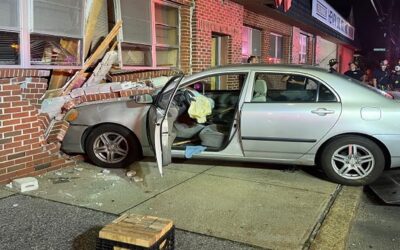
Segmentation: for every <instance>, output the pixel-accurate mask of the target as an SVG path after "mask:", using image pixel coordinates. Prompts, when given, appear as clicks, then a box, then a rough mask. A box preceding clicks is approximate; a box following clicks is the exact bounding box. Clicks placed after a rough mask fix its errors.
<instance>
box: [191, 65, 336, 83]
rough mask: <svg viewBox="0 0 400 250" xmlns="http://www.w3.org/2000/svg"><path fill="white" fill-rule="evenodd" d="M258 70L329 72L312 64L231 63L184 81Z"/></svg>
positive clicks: (207, 70) (194, 74)
mask: <svg viewBox="0 0 400 250" xmlns="http://www.w3.org/2000/svg"><path fill="white" fill-rule="evenodd" d="M250 70H251V71H258V70H273V71H299V72H304V73H306V72H308V73H311V72H313V73H329V71H328V70H327V69H324V68H320V67H316V66H311V65H299V64H263V63H258V64H249V63H246V64H229V65H222V66H216V67H212V68H208V69H205V70H203V71H201V72H195V73H193V75H189V76H186V77H185V79H184V81H183V82H188V81H191V80H192V79H193V78H198V77H201V76H202V75H208V74H213V73H219V72H221V71H226V72H229V71H236V72H238V71H239V72H240V71H244V72H245V71H250Z"/></svg>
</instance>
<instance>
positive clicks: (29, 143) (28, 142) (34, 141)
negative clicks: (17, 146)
mask: <svg viewBox="0 0 400 250" xmlns="http://www.w3.org/2000/svg"><path fill="white" fill-rule="evenodd" d="M37 142H39V138H33V139H30V140H25V141H23V143H24V145H31V144H33V143H37Z"/></svg>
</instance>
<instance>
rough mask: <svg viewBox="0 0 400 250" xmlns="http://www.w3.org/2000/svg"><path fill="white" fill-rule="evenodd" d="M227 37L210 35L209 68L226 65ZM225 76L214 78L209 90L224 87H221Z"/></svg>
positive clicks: (224, 81)
mask: <svg viewBox="0 0 400 250" xmlns="http://www.w3.org/2000/svg"><path fill="white" fill-rule="evenodd" d="M228 41H229V36H226V35H220V34H214V33H213V34H212V46H211V67H216V66H219V65H226V64H228V47H229V43H228ZM224 77H226V76H221V77H215V78H214V79H212V82H211V86H210V87H211V90H218V89H221V88H224V87H226V86H222V85H223V84H225V83H226V79H223V78H224Z"/></svg>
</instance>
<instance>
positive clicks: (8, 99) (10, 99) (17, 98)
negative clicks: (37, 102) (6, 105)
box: [3, 96, 21, 102]
mask: <svg viewBox="0 0 400 250" xmlns="http://www.w3.org/2000/svg"><path fill="white" fill-rule="evenodd" d="M20 100H21V97H20V96H6V97H4V98H3V101H4V102H15V101H20Z"/></svg>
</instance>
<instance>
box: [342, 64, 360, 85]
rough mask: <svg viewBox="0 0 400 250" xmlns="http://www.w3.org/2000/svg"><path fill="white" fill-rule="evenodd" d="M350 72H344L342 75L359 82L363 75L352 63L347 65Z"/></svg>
mask: <svg viewBox="0 0 400 250" xmlns="http://www.w3.org/2000/svg"><path fill="white" fill-rule="evenodd" d="M349 66H350V70H348V71H346V72H344V74H345V75H346V76H348V77H351V78H353V79H356V80H359V81H361V80H362V79H361V78H362V76H363V73H362V72H361V70H359V69H358V67H357V65H356V64H355V63H354V62H351V63H349Z"/></svg>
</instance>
